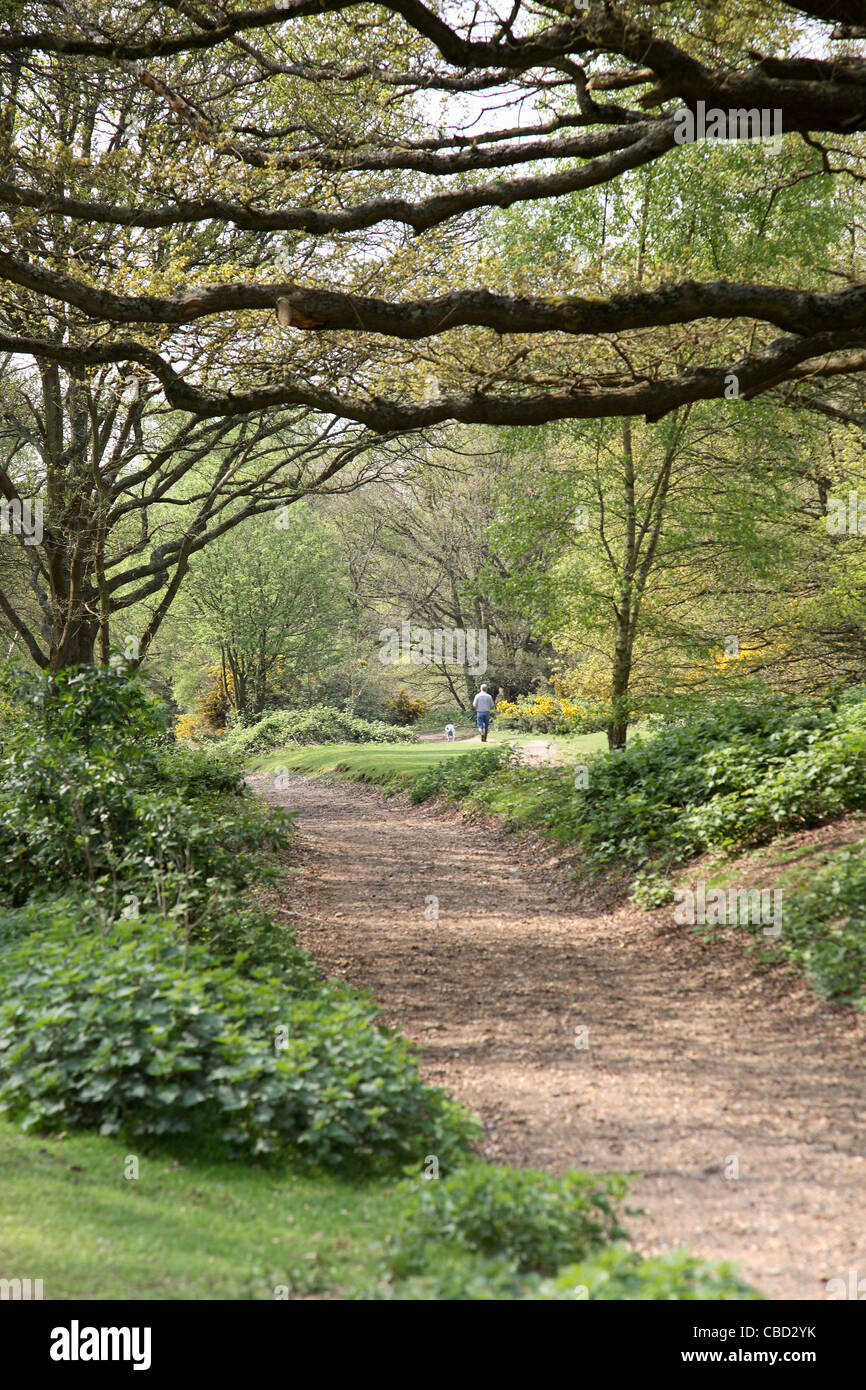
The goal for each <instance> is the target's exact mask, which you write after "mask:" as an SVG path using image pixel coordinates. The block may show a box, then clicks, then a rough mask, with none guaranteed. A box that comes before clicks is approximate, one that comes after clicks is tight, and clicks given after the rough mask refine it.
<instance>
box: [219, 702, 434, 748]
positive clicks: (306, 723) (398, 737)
mask: <svg viewBox="0 0 866 1390" xmlns="http://www.w3.org/2000/svg"><path fill="white" fill-rule="evenodd" d="M416 739H417V734H416V733H415V731H414V730H413V729H404V728H400V727H399V726H397V725H394V724H386V723H385V722H384V720H378V719H377V720H369V719H358V718H356V717H355V716H354V715H352V714H346V713H345V712H344V711H343V710H339V709H331V708H329V707H328V706H326V705H313V706H311V707H310V708H309V709H302V710H274V711H273V712H272V713H271V714H266V715H265V716H264V718H263V719H260V720H259V721H258V723H256V724H250V725H248V726H246V727H244V726H241V725H238V726H236V727H235V728H232V729H230V730H229V731H228V733H227V734H225V736H224V737H223V738H222V739H221V740H220V752H221V753H222V754H223V755H225V754H226V753H232V754H235V755H242V756H250V755H251V754H255V753H271V752H273V750H274V749H275V748H283V747H285V745H286V744H289V743H300V744H309V743H411V742H414V741H416Z"/></svg>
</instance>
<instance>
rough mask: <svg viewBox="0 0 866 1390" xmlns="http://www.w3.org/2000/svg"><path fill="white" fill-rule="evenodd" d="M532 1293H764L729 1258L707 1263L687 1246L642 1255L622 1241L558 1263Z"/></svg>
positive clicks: (624, 1296)
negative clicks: (647, 1256)
mask: <svg viewBox="0 0 866 1390" xmlns="http://www.w3.org/2000/svg"><path fill="white" fill-rule="evenodd" d="M532 1297H533V1298H536V1299H540V1300H548V1299H555V1300H564V1299H569V1300H571V1299H575V1298H577V1299H588V1300H590V1301H593V1302H596V1301H597V1302H613V1301H615V1302H636V1301H646V1300H652V1301H654V1302H670V1301H671V1300H678V1301H683V1302H685V1301H692V1300H696V1301H699V1302H707V1303H709V1302H721V1301H726V1300H738V1301H740V1300H742V1301H754V1300H756V1299H761V1298H763V1294H760V1293H759V1292H758V1291H757V1289H753V1288H752V1287H751V1286H750V1285H749V1284H747V1283H746V1282H745V1281H744V1280H743V1279H741V1278H740V1276H739V1275H738V1274H737V1272H736V1270H734V1269H733V1268H732V1267H731V1265H729V1264H719V1265H708V1264H705V1263H704V1261H703V1260H698V1259H695V1257H694V1256H693V1255H689V1254H688V1252H687V1251H685V1250H678V1251H675V1252H674V1253H672V1254H668V1255H655V1256H653V1257H652V1258H651V1259H641V1257H640V1256H639V1255H636V1254H634V1252H633V1251H630V1250H625V1249H623V1247H622V1246H612V1247H611V1248H610V1249H609V1250H604V1251H602V1252H601V1253H600V1254H598V1255H594V1256H593V1257H592V1259H590V1260H587V1261H586V1262H585V1263H582V1264H573V1265H569V1266H568V1267H566V1268H565V1269H561V1270H560V1271H559V1273H558V1274H557V1275H556V1278H554V1279H549V1280H545V1281H544V1282H542V1283H541V1284H540V1286H539V1287H538V1289H537V1291H536V1292H534V1293H533V1294H532Z"/></svg>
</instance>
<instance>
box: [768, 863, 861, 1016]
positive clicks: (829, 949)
mask: <svg viewBox="0 0 866 1390" xmlns="http://www.w3.org/2000/svg"><path fill="white" fill-rule="evenodd" d="M783 891H784V908H783V917H782V933H781V936H779V938H778V939H777V940H776V941H775V942H774V947H775V949H776V950H778V951H779V952H781V954H782V955H783V956H784V957H785V958H786V959H787V960H789V961H790V962H791V964H792V965H796V966H797V967H798V968H800V969H802V970H803V972H804V973H805V975H806V977H807V979H808V980H809V982H810V983H811V985H812V987H813V989H814V990H815V993H816V994H818V995H819V996H820V998H822V999H836V1000H838V1001H840V1002H841V1003H846V1004H853V1005H854V1006H855V1008H858V1009H866V861H864V859H863V855H862V847H857V848H856V849H845V850H839V851H837V852H836V853H834V854H830V855H828V857H827V861H826V863H825V864H824V865H822V866H821V867H820V868H817V869H815V870H813V871H812V872H811V873H810V876H809V880H808V883H807V884H806V885H805V886H803V887H800V888H798V889H796V890H795V891H793V892H788V891H787V890H783ZM766 944H767V943H766V941H765V940H762V946H766Z"/></svg>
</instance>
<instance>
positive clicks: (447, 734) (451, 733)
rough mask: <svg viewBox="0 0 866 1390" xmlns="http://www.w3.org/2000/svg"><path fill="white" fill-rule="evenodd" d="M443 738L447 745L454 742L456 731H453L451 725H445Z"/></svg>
mask: <svg viewBox="0 0 866 1390" xmlns="http://www.w3.org/2000/svg"><path fill="white" fill-rule="evenodd" d="M445 737H446V739H447V740H448V742H449V743H453V742H454V740H455V738H456V737H457V730H456V729H455V727H454V725H453V724H446V725H445Z"/></svg>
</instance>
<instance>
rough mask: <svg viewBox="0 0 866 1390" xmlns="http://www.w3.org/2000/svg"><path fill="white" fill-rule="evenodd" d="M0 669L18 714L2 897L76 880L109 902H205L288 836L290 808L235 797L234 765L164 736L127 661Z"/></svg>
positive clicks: (5, 765) (16, 900)
mask: <svg viewBox="0 0 866 1390" xmlns="http://www.w3.org/2000/svg"><path fill="white" fill-rule="evenodd" d="M3 679H4V681H5V682H6V684H7V685H10V686H11V687H12V688H13V691H14V693H15V695H16V699H17V700H18V709H19V718H18V719H17V721H16V724H15V727H14V732H13V733H12V735H11V736H9V737H8V738H7V740H6V743H5V747H4V754H3V757H2V758H0V900H5V901H6V902H7V903H11V904H12V905H20V904H22V903H24V902H25V901H26V900H27V898H28V897H29V896H30V895H31V894H36V895H39V896H46V895H48V896H51V895H53V894H55V893H57V892H58V891H61V890H63V889H65V888H66V887H67V886H68V885H69V883H70V882H82V883H84V884H86V885H87V891H88V893H89V894H91V895H93V896H98V897H101V898H102V900H103V901H104V902H106V903H109V904H113V905H114V906H116V905H117V904H118V903H119V902H120V901H121V900H122V899H123V898H124V897H128V896H134V897H135V898H137V899H138V901H139V903H140V904H141V905H143V906H145V907H155V908H158V910H160V911H162V912H165V911H170V910H174V909H175V908H178V909H180V910H183V911H184V912H188V911H189V910H191V909H195V910H199V909H200V908H201V907H202V906H203V905H204V904H205V903H207V902H209V901H210V900H211V899H212V898H213V897H214V895H215V894H218V893H220V892H222V891H224V890H225V889H226V888H228V889H229V890H231V889H233V888H237V887H240V886H241V885H243V884H245V883H246V882H248V881H249V879H250V877H251V875H252V874H253V872H255V873H256V874H257V875H259V874H261V873H262V872H263V869H262V866H261V854H262V852H264V851H269V850H273V849H276V848H278V847H279V846H280V845H282V844H284V842H285V838H286V836H287V834H288V833H289V832H290V831H291V829H292V824H293V822H292V818H291V816H288V815H287V814H286V813H285V812H273V811H270V812H264V813H263V810H262V807H261V806H260V805H258V804H257V803H255V802H254V801H252V799H250V800H249V803H248V804H246V805H245V804H244V803H243V802H241V800H240V798H239V796H238V793H239V792H240V791H241V789H242V781H241V777H240V774H239V772H238V770H237V769H236V768H232V767H230V766H228V765H227V764H226V763H224V762H221V761H219V760H216V759H209V758H208V757H207V756H206V755H205V754H202V753H201V752H197V751H195V750H187V749H185V748H179V747H178V746H177V745H169V744H167V743H166V742H165V720H164V718H163V714H162V711H161V708H160V706H159V705H158V703H157V702H155V701H154V700H153V699H152V697H151V696H149V695H148V694H147V693H146V692H145V691H144V690H143V688H142V687H141V685H140V683H139V682H138V681H137V680H136V679H135V678H133V677H132V676H130V675H128V674H127V673H126V672H125V671H124V670H123V669H118V670H114V669H112V668H109V669H108V670H100V669H98V668H92V669H84V670H82V671H80V672H75V671H67V672H61V673H60V675H59V676H58V677H56V679H55V681H54V683H53V685H52V682H51V681H50V680H49V679H48V678H47V677H44V676H28V677H26V678H25V677H24V676H22V675H21V673H20V672H13V673H11V674H10V673H8V672H7V673H6V675H5V676H4V678H3ZM0 685H2V683H0ZM89 721H92V722H89ZM110 915H115V914H114V912H113V911H112V912H111V913H110Z"/></svg>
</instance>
